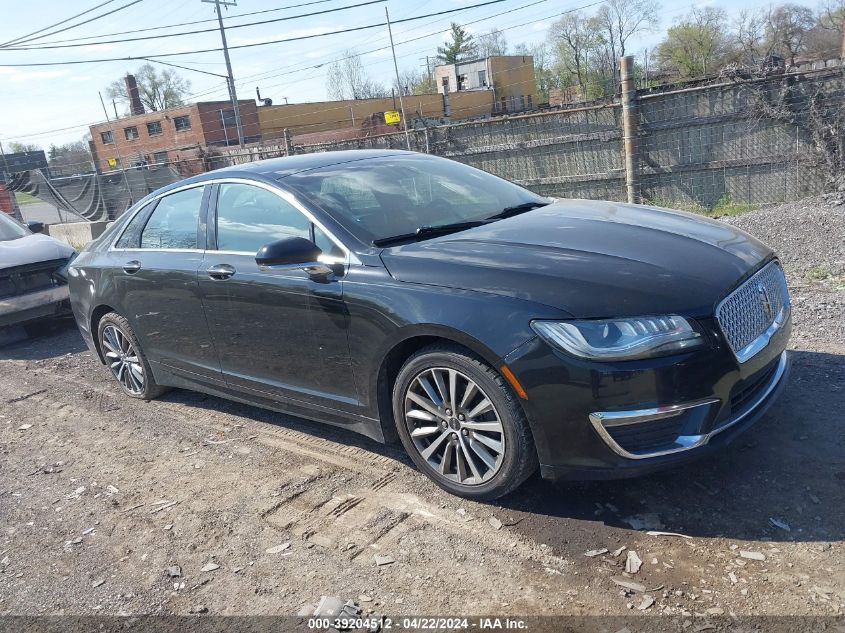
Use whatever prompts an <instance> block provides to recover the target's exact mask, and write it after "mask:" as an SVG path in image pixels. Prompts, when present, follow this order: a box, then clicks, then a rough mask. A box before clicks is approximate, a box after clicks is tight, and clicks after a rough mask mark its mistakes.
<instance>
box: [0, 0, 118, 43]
mask: <svg viewBox="0 0 845 633" xmlns="http://www.w3.org/2000/svg"><path fill="white" fill-rule="evenodd" d="M114 1H115V0H106V1H105V2H101V3H100V4H98V5H97V6H95V7H91V8H90V9H86V10H85V11H83V12H82V13H77V14H76V15H72V16H71V17H69V18H66V19H64V20H62V21H61V22H56V23H55V24H51V25H50V26H45V27H44V28H43V29H38V30H37V31H33V32H32V33H27V34H26V35H21V36H20V37H16V38H14V39H12V40H9V41H8V42H5V43H3V44H0V46H8V45H9V44H13V43H15V42H20V41H21V40H25V39H27V38H29V37H32V36H33V35H37V34H38V33H43V32H44V31H49V30H50V29H54V28H56V27H57V26H61V25H62V24H67V23H68V22H70V21H71V20H75V19H76V18H78V17H80V16H83V15H85V14H86V13H91V12H92V11H96V10H97V9H99V8H100V7H104V6H106V5H107V4H111V3H112V2H114ZM44 37H47V36H46V35H45V36H44Z"/></svg>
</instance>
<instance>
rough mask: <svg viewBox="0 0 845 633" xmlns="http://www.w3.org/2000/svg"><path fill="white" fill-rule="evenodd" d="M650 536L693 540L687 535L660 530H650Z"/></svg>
mask: <svg viewBox="0 0 845 633" xmlns="http://www.w3.org/2000/svg"><path fill="white" fill-rule="evenodd" d="M646 534H648V535H649V536H679V537H681V538H688V539H691V538H692V537H691V536H687V535H686V534H678V533H677V532H660V531H659V530H649V531H648V532H646Z"/></svg>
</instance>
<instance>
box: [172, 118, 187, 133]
mask: <svg viewBox="0 0 845 633" xmlns="http://www.w3.org/2000/svg"><path fill="white" fill-rule="evenodd" d="M173 127H175V128H176V131H177V132H181V131H182V130H190V129H191V119H190V118H189V117H188V115H187V114H186V115H185V116H175V117H173Z"/></svg>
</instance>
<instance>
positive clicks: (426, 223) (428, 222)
mask: <svg viewBox="0 0 845 633" xmlns="http://www.w3.org/2000/svg"><path fill="white" fill-rule="evenodd" d="M284 184H285V185H288V186H289V187H290V188H291V189H293V190H294V191H296V192H297V193H298V194H301V195H302V196H303V197H304V198H306V199H307V200H309V201H311V202H312V203H315V204H317V205H319V206H320V207H322V208H323V209H325V210H326V211H328V212H329V213H331V215H332V217H334V218H335V219H336V220H337V221H338V222H339V223H340V224H342V225H343V226H344V227H346V228H347V229H348V230H349V231H350V232H351V233H352V234H353V235H354V236H355V237H356V238H358V239H359V240H360V241H361V242H363V243H365V244H373V243H386V242H388V241H390V238H396V237H399V238H401V237H402V236H414V235H415V234H416V235H417V236H419V237H420V238H421V237H423V236H424V237H431V236H434V235H437V234H438V233H437V231H426V230H423V231H419V229H421V228H424V229H430V228H431V227H443V226H444V225H452V224H454V225H456V228H457V229H460V228H469V226H472V225H473V223H474V222H481V221H485V220H488V219H491V218H492V217H493V216H497V215H500V216H501V217H505V216H506V215H507V213H506V214H504V215H501V214H502V212H503V211H505V210H511V209H514V208H518V209H519V210H520V211H528V210H530V209H531V208H533V207H535V206H542V205H544V204H547V203H548V202H549V200H548V199H547V198H543V197H541V196H538V195H536V194H534V193H531V192H530V191H528V190H527V189H523V188H522V187H520V186H518V185H515V184H513V183H510V182H508V181H506V180H502V179H501V178H497V177H496V176H493V175H491V174H488V173H487V172H484V171H481V170H479V169H475V168H473V167H469V166H467V165H463V164H461V163H457V162H454V161H450V160H445V159H442V158H437V157H434V156H426V155H424V154H423V155H399V156H386V157H382V158H375V159H371V160H362V161H350V162H346V163H341V164H337V165H329V166H326V167H318V168H316V169H312V170H308V171H304V172H300V173H295V174H291V175H289V176H287V177H285V178H284ZM441 234H442V233H441ZM408 239H410V237H409V238H408ZM400 241H401V240H400Z"/></svg>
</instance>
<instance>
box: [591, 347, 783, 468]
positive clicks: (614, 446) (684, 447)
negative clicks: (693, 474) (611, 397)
mask: <svg viewBox="0 0 845 633" xmlns="http://www.w3.org/2000/svg"><path fill="white" fill-rule="evenodd" d="M788 366H789V353H788V352H787V351H786V350H784V351H783V352H781V355H780V359H779V360H778V365H777V368H776V369H775V373H774V374H773V375H772V378H771V379H770V380H769V383H768V384H767V385H766V388H765V389H763V390H762V391H761V392H760V394H759V395H758V396H757V398H755V399H754V402H753V403H752V404H750V405H747V406H746V407H745V410H744V411H743V412H742V413H740V414H739V415H737V416H735V417H733V418H728V420H727V421H726V422H725V423H724V424H722V425H721V426H719V427H717V428H715V429H713V430H712V431H710V432H709V433H705V434H702V435H680V436H678V438H677V439H676V440H675V443H676V444H679V445H680V446H678V447H676V448H671V449H668V450H665V451H656V452H653V453H642V454H637V453H630V452H628V451H626V450H625V449H624V448H622V447H621V446H620V445H619V444H618V443H617V442H616V440H614V439H613V438H612V437H611V435H610V433H608V431H607V428H606V427H607V426H619V425H622V424H638V423H642V422H651V421H654V420H660V419H665V418H670V417H675V416H676V415H680V414H681V413H683V412H684V411H687V410H689V409H693V408H695V407H700V406H704V405H711V404H714V403H716V402H719V400H718V399H708V400H699V401H696V402H691V403H684V404H678V405H672V406H670V407H655V408H652V409H638V410H632V411H596V412H594V413H591V414H590V416H589V418H590V422H591V423H592V425H593V428H594V429H595V430H596V432H597V433H598V434H599V437H601V439H602V440H603V441H604V443H605V444H607V446H608V447H609V448H610V449H611V450H612V451H613V452H614V453H616V454H617V455H619V456H620V457H624V458H626V459H650V458H652V457H663V456H664V455H672V454H674V453H682V452H684V451H688V450H691V449H693V448H698V447H699V446H704V445H705V444H707V443H708V442H709V441H710V440H711V439H712V438H713V437H714V436H716V435H718V434H719V433H721V432H722V431H726V430H727V429H729V428H731V427H732V426H735V425H736V424H739V423H740V422H742V421H743V420H744V419H745V418H747V417H748V416H749V415H750V414H752V413H753V412H754V411H755V409H757V407H758V406H760V404H761V403H763V402H764V401H765V400H766V399H767V398H768V397H769V396H770V395H771V394H772V392H773V391H774V390H775V389H776V388H777V386H778V385H779V384H780V382H781V380H782V379H783V377H784V375H785V374H786V370H787V367H788ZM608 421H610V424H608Z"/></svg>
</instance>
